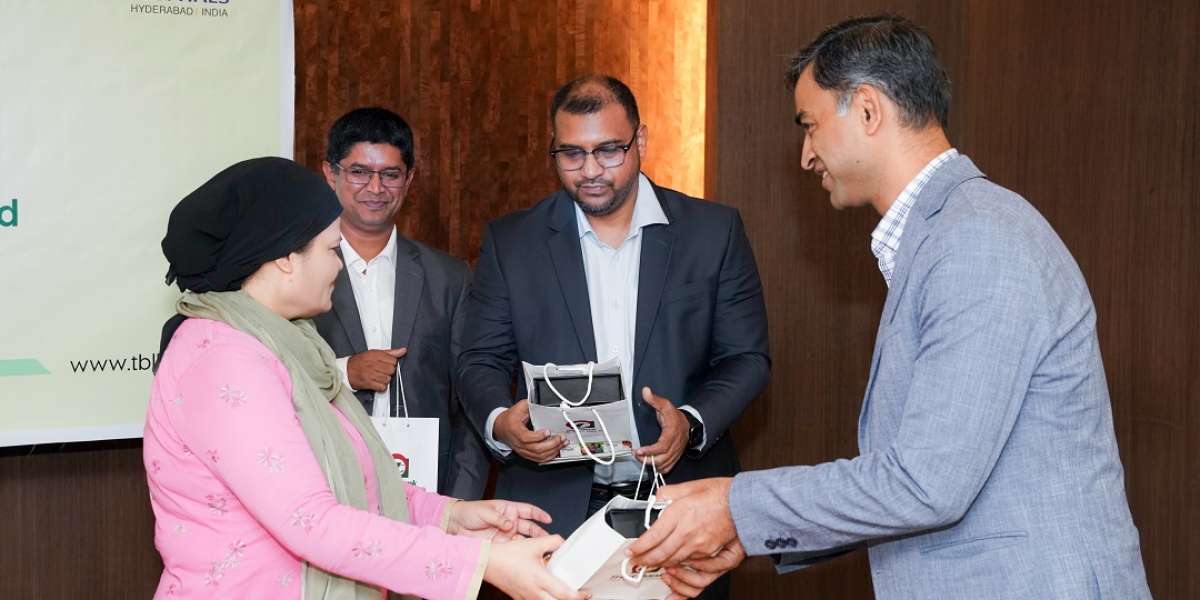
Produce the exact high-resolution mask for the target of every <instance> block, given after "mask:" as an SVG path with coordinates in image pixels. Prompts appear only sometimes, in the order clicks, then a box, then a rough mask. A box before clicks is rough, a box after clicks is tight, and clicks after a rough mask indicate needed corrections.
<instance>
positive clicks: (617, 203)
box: [564, 177, 637, 217]
mask: <svg viewBox="0 0 1200 600" xmlns="http://www.w3.org/2000/svg"><path fill="white" fill-rule="evenodd" d="M635 183H637V178H636V177H631V178H630V179H629V183H628V184H626V185H625V187H622V188H616V187H613V188H612V191H613V195H612V198H609V199H608V202H605V203H604V204H601V205H600V206H592V205H590V204H588V203H586V202H584V201H582V200H580V199H579V194H578V192H572V191H571V190H570V189H567V190H566V192H567V195H568V196H570V197H571V199H572V200H574V201H575V204H576V205H577V206H578V207H579V210H582V211H583V214H585V215H588V216H592V217H604V216H608V215H610V214H612V213H613V212H615V211H616V210H617V209H618V208H621V207H622V206H624V205H625V202H626V201H627V200H629V193H630V192H631V191H632V190H633V186H634V184H635ZM581 185H582V184H581ZM610 187H611V186H610ZM564 189H565V188H564Z"/></svg>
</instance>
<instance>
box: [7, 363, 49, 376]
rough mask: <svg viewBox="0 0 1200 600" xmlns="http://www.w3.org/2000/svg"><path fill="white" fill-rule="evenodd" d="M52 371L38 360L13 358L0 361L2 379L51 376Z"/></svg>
mask: <svg viewBox="0 0 1200 600" xmlns="http://www.w3.org/2000/svg"><path fill="white" fill-rule="evenodd" d="M49 374H50V371H47V370H46V367H43V366H42V363H40V362H38V359H36V358H13V359H7V360H0V377H16V376H19V375H49Z"/></svg>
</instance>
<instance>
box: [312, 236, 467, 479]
mask: <svg viewBox="0 0 1200 600" xmlns="http://www.w3.org/2000/svg"><path fill="white" fill-rule="evenodd" d="M339 255H340V252H339ZM470 280H471V271H470V269H469V268H468V267H467V264H466V263H465V262H463V261H461V260H458V259H457V258H454V257H452V256H450V255H448V254H445V253H443V252H439V251H438V250H435V249H433V248H430V247H429V246H426V245H424V244H421V243H419V242H416V241H413V240H409V239H407V238H404V237H403V236H400V235H397V236H396V296H395V308H394V310H393V315H392V347H393V348H404V347H407V348H408V354H406V355H405V356H404V357H403V358H401V359H400V362H399V368H400V373H401V376H402V377H403V378H404V391H405V397H406V398H407V399H408V411H409V414H410V415H411V416H413V417H437V418H438V419H441V422H440V425H441V427H440V430H439V432H438V465H439V467H440V468H439V472H438V489H437V491H438V493H440V494H444V495H448V496H454V497H456V498H465V499H468V500H474V499H478V498H481V497H482V496H483V489H484V486H485V485H486V484H487V478H488V469H489V464H488V458H487V453H486V452H485V451H484V449H483V444H482V442H481V441H480V439H479V437H478V436H477V435H476V434H475V432H474V430H473V429H472V428H471V427H470V425H468V424H467V422H466V419H465V416H464V415H463V413H462V410H461V405H460V404H459V403H458V402H457V401H456V400H455V395H456V394H457V392H458V390H457V386H456V385H455V383H454V375H455V374H454V366H455V363H456V361H457V360H458V353H459V349H460V339H461V335H462V324H463V318H462V310H463V299H464V298H465V297H466V294H467V290H468V289H469V288H470ZM313 322H314V323H315V324H316V326H317V331H319V332H320V333H321V337H323V338H325V341H326V342H329V345H330V347H332V348H333V352H334V354H335V355H337V356H338V357H343V356H349V355H351V354H357V353H359V352H365V351H366V350H367V342H366V338H365V337H364V335H363V328H362V319H361V317H360V316H359V314H358V304H357V303H355V301H354V289H353V288H352V287H351V286H350V277H349V275H348V274H347V272H346V270H345V269H343V270H342V272H340V273H338V278H337V283H336V284H335V286H334V289H333V309H332V310H330V311H329V312H327V313H325V314H323V315H321V316H319V317H317V318H315V319H313ZM388 393H389V395H390V397H391V398H392V401H393V402H392V405H393V406H395V405H396V402H395V399H396V393H397V390H396V386H395V385H390V386H388ZM374 394H375V393H374V392H373V391H371V390H364V391H359V392H355V396H357V397H358V399H359V400H360V401H361V402H362V403H363V406H364V407H365V408H366V409H367V413H368V414H370V413H371V409H372V406H373V405H374V399H375V395H374ZM393 416H399V415H393Z"/></svg>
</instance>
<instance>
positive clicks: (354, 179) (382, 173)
mask: <svg viewBox="0 0 1200 600" xmlns="http://www.w3.org/2000/svg"><path fill="white" fill-rule="evenodd" d="M331 164H332V166H333V169H334V170H335V171H342V172H344V173H345V174H346V181H347V182H349V183H350V185H367V184H369V183H371V178H373V177H375V176H376V175H378V176H379V183H381V184H382V185H383V187H385V188H392V189H398V188H402V187H404V184H406V183H408V173H406V172H405V171H404V169H380V170H378V171H372V170H371V169H367V168H365V167H360V166H358V165H351V166H349V167H347V166H345V165H342V164H341V163H331Z"/></svg>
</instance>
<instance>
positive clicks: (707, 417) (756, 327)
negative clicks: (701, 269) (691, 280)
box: [687, 211, 771, 452]
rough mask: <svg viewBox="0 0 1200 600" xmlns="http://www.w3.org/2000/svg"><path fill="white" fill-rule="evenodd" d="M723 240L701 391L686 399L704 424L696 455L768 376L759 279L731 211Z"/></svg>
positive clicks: (747, 242)
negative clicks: (702, 445)
mask: <svg viewBox="0 0 1200 600" xmlns="http://www.w3.org/2000/svg"><path fill="white" fill-rule="evenodd" d="M725 239H726V240H728V241H727V242H726V246H725V252H724V256H723V259H722V261H721V268H720V272H719V274H718V279H717V297H716V308H715V312H714V314H713V319H712V336H711V339H710V344H711V352H710V359H709V360H710V369H709V371H708V375H707V377H706V378H705V380H704V383H703V385H702V386H701V388H700V392H699V393H698V394H696V395H695V396H694V397H692V398H689V399H688V400H687V404H688V405H689V406H691V407H692V408H695V409H696V410H698V411H699V412H700V415H701V417H702V419H703V421H704V431H705V437H706V439H705V442H704V447H703V448H701V449H700V452H704V451H706V450H708V449H709V448H711V447H712V446H713V444H714V443H715V442H716V441H717V440H718V439H720V437H721V436H722V435H724V434H725V432H726V431H727V430H728V429H729V428H730V427H731V426H732V425H733V423H734V421H736V420H737V419H738V417H740V416H741V414H742V412H743V411H745V410H746V407H747V406H749V405H750V402H751V401H752V400H753V399H754V398H755V397H756V396H758V394H759V393H760V392H762V390H763V388H764V387H766V385H767V382H768V380H769V379H770V377H771V358H770V353H769V347H768V341H767V309H766V305H765V303H764V301H763V289H762V281H761V280H760V279H759V276H758V265H757V264H756V263H755V261H754V252H753V250H751V248H750V240H749V239H747V237H746V228H745V226H744V225H743V224H742V218H741V215H740V214H738V213H737V212H736V211H735V212H734V218H732V219H730V225H729V231H728V232H727V234H726V236H725Z"/></svg>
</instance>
